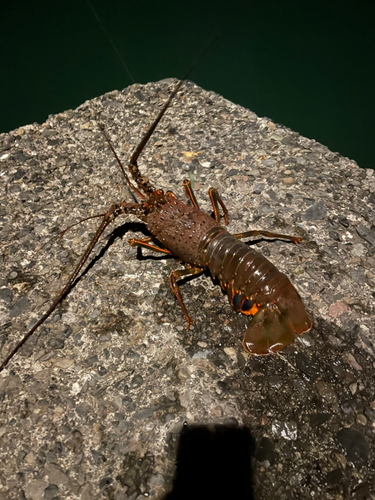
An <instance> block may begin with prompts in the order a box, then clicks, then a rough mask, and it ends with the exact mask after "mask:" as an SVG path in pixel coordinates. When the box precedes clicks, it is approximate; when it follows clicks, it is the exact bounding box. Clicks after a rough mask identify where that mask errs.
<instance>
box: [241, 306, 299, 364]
mask: <svg viewBox="0 0 375 500" xmlns="http://www.w3.org/2000/svg"><path fill="white" fill-rule="evenodd" d="M294 338H295V333H294V330H293V327H292V325H291V324H290V323H289V321H288V319H287V317H286V316H284V315H283V314H282V313H281V312H280V311H279V309H278V307H277V306H275V305H274V304H264V305H263V306H261V307H260V308H259V310H258V312H257V313H256V314H255V316H254V317H253V318H252V319H251V321H250V323H249V326H248V327H247V329H246V332H245V336H244V339H243V343H242V344H243V347H244V349H245V351H247V352H248V353H250V354H255V355H258V356H260V355H264V354H271V353H275V352H278V351H280V350H281V349H283V348H284V347H285V346H287V345H288V344H290V343H291V342H293V340H294Z"/></svg>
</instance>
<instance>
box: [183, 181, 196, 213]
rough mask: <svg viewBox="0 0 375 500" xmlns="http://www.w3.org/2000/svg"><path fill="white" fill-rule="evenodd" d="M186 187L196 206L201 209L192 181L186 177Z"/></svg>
mask: <svg viewBox="0 0 375 500" xmlns="http://www.w3.org/2000/svg"><path fill="white" fill-rule="evenodd" d="M184 188H185V189H186V192H187V194H188V195H189V198H190V199H191V201H192V203H193V205H194V207H195V208H196V209H197V210H199V205H198V202H197V199H196V197H195V194H194V191H193V188H192V187H191V182H190V181H189V179H184Z"/></svg>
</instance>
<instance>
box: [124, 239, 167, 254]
mask: <svg viewBox="0 0 375 500" xmlns="http://www.w3.org/2000/svg"><path fill="white" fill-rule="evenodd" d="M150 241H152V238H144V239H143V240H136V239H135V238H132V239H131V240H129V245H130V246H132V247H144V248H150V249H151V250H155V251H156V252H162V253H167V254H169V255H173V254H172V252H171V251H170V250H167V249H166V248H160V247H157V246H156V245H150Z"/></svg>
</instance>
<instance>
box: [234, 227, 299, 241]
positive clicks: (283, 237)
mask: <svg viewBox="0 0 375 500" xmlns="http://www.w3.org/2000/svg"><path fill="white" fill-rule="evenodd" d="M232 236H234V237H235V238H237V239H239V240H240V239H242V238H249V237H251V236H266V237H267V238H280V239H281V240H290V241H293V243H301V241H302V238H300V237H299V236H288V235H286V234H278V233H270V232H269V231H258V230H255V231H246V232H244V233H237V234H232Z"/></svg>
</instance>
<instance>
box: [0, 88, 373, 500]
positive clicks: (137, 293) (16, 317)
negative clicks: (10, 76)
mask: <svg viewBox="0 0 375 500" xmlns="http://www.w3.org/2000/svg"><path fill="white" fill-rule="evenodd" d="M172 83H173V81H172V80H166V81H162V82H158V83H155V84H148V85H145V86H142V85H134V86H132V87H129V88H127V89H125V90H124V91H122V92H117V91H115V92H111V93H109V94H106V95H104V96H102V97H99V98H97V99H93V100H92V101H88V102H86V103H84V104H83V105H82V106H80V107H79V108H78V109H77V110H74V111H71V110H69V111H66V112H65V113H61V114H59V115H56V116H51V117H50V118H49V119H48V120H47V121H46V122H45V123H44V124H42V125H39V124H33V125H27V126H25V127H22V128H19V129H18V130H15V131H14V132H11V133H10V134H1V135H0V144H1V154H0V175H1V177H0V182H1V200H0V203H1V205H0V221H1V232H0V238H1V257H0V258H1V276H0V325H1V359H3V358H4V357H5V356H6V354H7V353H8V352H9V349H10V347H11V346H14V345H15V342H16V341H17V339H20V338H21V336H22V335H24V333H25V332H26V331H27V329H28V328H30V327H31V326H32V325H33V324H34V323H35V321H36V320H37V319H38V318H39V317H40V316H41V314H42V313H43V312H44V311H45V310H46V308H47V306H48V304H49V303H50V302H51V300H52V299H53V297H54V296H55V295H56V292H57V291H58V290H59V289H61V287H62V285H63V284H64V281H65V280H66V278H67V277H68V275H69V273H70V272H71V271H72V269H73V266H74V263H75V262H76V261H77V259H78V257H79V255H80V254H81V253H82V252H83V250H84V248H85V246H86V245H87V243H88V241H89V238H90V235H92V233H93V232H94V230H95V228H96V226H97V224H98V221H97V220H94V221H90V222H86V223H83V224H82V225H80V226H78V227H77V228H74V229H72V230H71V231H70V232H68V233H67V234H66V235H65V236H64V238H63V239H57V240H55V241H52V242H50V243H47V242H48V240H49V238H50V237H51V235H52V234H54V233H56V232H58V231H59V230H61V229H63V228H64V227H66V226H67V225H69V224H72V223H73V222H75V221H77V220H79V219H80V218H83V217H87V216H89V215H93V214H97V213H103V212H104V211H105V210H106V209H107V208H108V207H109V206H110V205H111V204H112V203H114V202H117V201H121V200H124V199H127V200H130V196H129V193H128V192H127V190H126V188H124V186H123V183H122V181H121V177H120V175H119V172H118V168H117V165H116V164H115V161H114V159H113V157H112V156H111V153H110V151H109V150H108V147H107V145H106V143H105V141H104V139H103V136H102V135H101V133H100V132H99V129H98V126H97V123H96V121H95V118H96V116H97V115H99V116H100V119H101V120H102V122H103V123H104V124H105V126H106V129H107V130H108V132H109V134H110V135H111V137H112V140H113V142H114V144H115V145H116V147H117V149H118V151H119V153H120V154H121V156H122V157H123V158H124V160H126V159H127V158H128V156H129V154H130V152H131V151H132V149H133V148H134V147H135V146H136V145H137V143H138V141H139V140H140V137H141V136H142V134H143V133H144V131H145V129H146V128H147V127H148V126H149V124H150V121H151V119H152V118H153V117H154V116H155V113H156V112H157V111H158V109H159V108H160V105H161V103H162V102H164V101H165V99H166V98H167V96H168V92H169V91H170V89H171V85H172ZM187 153H194V155H191V154H187ZM140 166H141V168H142V171H143V172H144V173H146V174H147V176H149V178H150V180H152V181H153V182H154V183H155V185H156V186H158V187H160V188H163V189H165V190H167V189H170V190H172V191H173V192H175V193H176V194H177V195H178V196H181V197H183V196H184V194H183V191H182V180H183V178H184V177H186V176H187V174H189V175H190V176H192V178H194V181H195V189H196V195H197V198H198V200H199V201H200V202H201V207H202V208H203V209H206V210H210V204H209V201H208V197H207V194H206V192H207V189H208V188H209V187H210V186H214V187H216V188H218V189H219V191H220V193H221V194H222V197H223V199H224V200H225V203H226V205H227V207H228V209H229V212H230V225H229V230H230V231H231V232H240V231H243V230H246V229H265V230H271V231H275V232H283V233H290V234H295V235H301V236H303V237H304V242H303V243H302V244H301V245H299V246H295V245H292V244H288V243H285V242H281V241H276V242H275V241H273V242H269V241H268V242H266V241H264V240H262V241H258V243H256V244H257V245H258V247H259V249H260V250H261V251H262V252H263V253H264V254H265V255H266V256H267V257H268V258H269V259H270V260H271V261H272V262H274V263H275V264H276V265H277V266H278V267H279V269H280V270H282V271H283V272H285V273H286V274H287V275H288V276H289V277H290V278H291V280H292V281H293V283H294V284H295V285H296V287H297V288H298V290H299V292H300V294H301V295H302V297H303V298H304V301H305V304H306V306H307V308H308V310H309V311H310V312H311V315H312V317H313V318H314V328H313V329H312V330H311V332H310V333H309V334H307V335H304V336H303V337H302V338H300V339H297V340H296V341H295V342H294V343H293V344H292V345H291V346H289V347H288V348H286V349H285V350H284V351H282V354H281V355H280V356H271V357H263V358H249V357H248V356H247V355H246V354H245V353H244V352H243V351H242V347H241V341H242V335H243V332H244V329H245V325H246V322H247V320H246V318H244V317H241V316H240V315H237V314H236V313H235V312H234V311H233V310H232V309H231V307H230V306H229V304H228V302H227V299H226V297H225V296H224V295H223V293H222V292H221V290H220V287H218V286H217V285H215V283H213V281H212V280H211V278H210V277H209V276H205V275H202V276H200V277H198V278H196V279H194V280H191V281H188V282H187V283H185V284H184V285H183V286H182V293H183V295H184V299H185V303H186V305H187V307H188V309H189V312H190V314H191V316H192V317H193V319H194V321H195V323H194V329H193V330H191V331H190V332H187V330H186V328H185V320H184V318H183V315H182V313H181V310H180V308H179V306H178V304H177V302H176V300H175V298H174V296H173V295H172V292H171V291H170V289H169V285H168V276H169V273H170V271H171V270H173V269H176V268H179V267H181V264H178V263H177V262H176V261H175V260H173V259H162V258H160V257H159V256H158V257H155V256H152V257H150V255H151V252H147V251H143V256H142V257H141V256H140V255H139V254H137V250H136V249H133V248H131V247H130V246H129V245H128V243H127V240H128V239H129V238H131V237H133V236H134V235H138V236H140V237H142V233H141V232H140V231H141V230H142V226H141V224H140V223H139V222H137V221H135V220H133V221H130V220H125V219H122V220H121V218H118V219H117V220H116V227H114V226H113V227H110V228H109V229H108V230H107V232H106V234H105V236H104V237H103V239H102V241H101V243H100V244H99V245H98V248H97V249H96V251H95V253H94V257H95V258H94V261H93V263H92V265H90V266H89V269H88V271H87V272H85V273H84V276H83V277H82V279H81V280H80V281H79V282H78V284H77V285H76V286H75V288H74V290H73V291H72V292H71V293H70V295H69V296H68V298H67V299H66V300H65V301H64V302H63V304H62V305H61V307H59V309H58V311H57V312H56V313H55V314H54V315H53V316H52V318H50V320H48V321H47V322H46V323H45V325H44V327H42V328H40V329H39V331H37V332H36V333H35V334H34V336H33V337H32V338H31V339H30V341H28V342H27V344H25V346H24V347H23V348H22V351H20V352H19V354H17V356H16V357H15V358H14V359H13V360H12V361H11V363H10V364H9V365H8V368H7V370H5V371H4V372H3V373H2V374H1V376H0V396H1V428H0V442H1V446H0V454H1V464H2V466H1V481H0V499H1V500H2V499H24V498H26V499H31V500H38V499H52V498H54V499H56V500H57V499H75V498H77V499H82V500H88V499H91V498H111V499H116V500H121V499H124V500H125V499H132V500H134V499H138V500H140V499H145V498H152V499H156V498H158V499H159V498H164V497H165V495H166V493H167V492H168V491H169V490H170V489H171V488H172V479H173V475H174V471H175V469H174V464H175V458H176V446H177V442H178V436H179V433H180V431H181V429H182V427H183V423H184V422H187V423H188V424H199V425H201V426H205V425H206V424H212V423H215V424H223V425H224V428H226V427H225V426H228V429H231V428H233V426H234V427H236V426H237V425H239V426H245V428H246V429H248V430H249V431H250V433H251V435H252V436H253V438H254V439H255V443H256V449H255V453H254V456H253V458H252V462H251V463H252V478H253V479H252V483H253V486H252V488H253V497H254V498H256V499H268V498H275V499H291V498H295V499H301V498H319V499H334V500H340V499H346V498H353V499H367V498H375V472H374V470H375V379H374V372H375V370H374V367H375V364H374V363H375V348H374V344H375V325H374V303H375V298H374V297H375V293H374V289H375V271H374V268H375V227H374V226H373V224H374V220H375V217H374V216H375V174H374V172H373V171H370V170H362V169H360V168H359V167H358V166H357V165H356V163H355V162H354V161H351V160H349V159H347V158H343V157H341V156H340V155H339V154H336V153H332V152H330V151H329V150H328V149H327V148H326V147H325V146H322V145H321V144H319V143H317V142H315V141H314V140H310V139H306V138H304V137H301V136H300V135H298V134H297V133H296V132H293V131H291V130H289V129H288V128H286V127H284V126H282V125H278V124H275V123H273V122H272V121H270V120H269V119H267V118H258V117H257V116H256V115H255V114H254V113H252V112H250V111H248V110H246V109H244V108H242V107H240V106H236V105H234V104H232V103H230V102H228V101H226V100H225V99H223V98H222V97H220V96H218V95H216V94H214V93H212V92H206V91H204V90H202V89H200V88H199V87H197V86H195V85H193V84H191V83H188V84H186V85H185V86H184V88H183V90H182V91H181V92H180V93H179V94H178V96H177V98H176V99H175V100H174V101H173V104H172V106H171V108H170V109H169V110H168V112H167V113H166V115H165V117H164V119H163V121H162V123H161V124H160V126H159V128H158V129H157V131H156V132H155V134H154V136H153V138H152V139H151V142H150V145H149V146H148V147H147V149H146V151H145V153H144V154H143V155H142V157H141V159H140ZM46 243H47V244H46ZM208 429H211V431H212V432H213V434H214V430H212V429H213V428H212V427H211V428H210V427H208ZM239 429H243V427H239ZM211 431H210V432H211Z"/></svg>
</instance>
